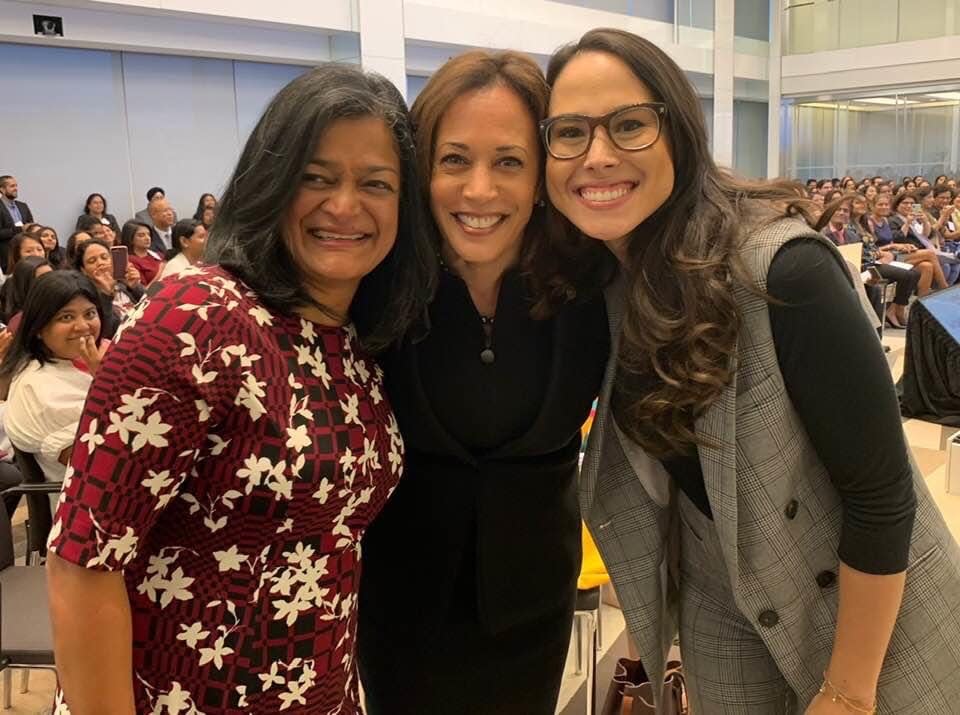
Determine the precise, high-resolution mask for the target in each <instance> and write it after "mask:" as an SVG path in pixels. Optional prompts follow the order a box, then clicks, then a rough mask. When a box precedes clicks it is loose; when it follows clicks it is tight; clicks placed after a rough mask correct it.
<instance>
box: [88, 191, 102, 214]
mask: <svg viewBox="0 0 960 715" xmlns="http://www.w3.org/2000/svg"><path fill="white" fill-rule="evenodd" d="M98 196H99V197H100V200H101V201H102V202H103V215H104V216H106V215H107V199H106V197H104V195H103V194H98V193H96V192H94V193H92V194H90V195H89V196H88V197H87V200H86V201H84V202H83V212H84V213H85V214H87V215H88V216H89V215H90V202H91V201H93V200H94V199H95V198H97V197H98Z"/></svg>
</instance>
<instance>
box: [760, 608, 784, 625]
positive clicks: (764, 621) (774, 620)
mask: <svg viewBox="0 0 960 715" xmlns="http://www.w3.org/2000/svg"><path fill="white" fill-rule="evenodd" d="M757 620H758V621H760V625H761V626H763V627H764V628H773V627H774V626H775V625H777V624H778V623H779V622H780V616H778V615H777V612H776V611H764V612H763V613H761V614H760V616H759V617H758V618H757Z"/></svg>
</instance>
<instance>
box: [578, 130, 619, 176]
mask: <svg viewBox="0 0 960 715" xmlns="http://www.w3.org/2000/svg"><path fill="white" fill-rule="evenodd" d="M619 163H620V157H619V155H618V154H617V148H616V146H615V145H614V143H613V142H612V141H611V140H610V135H609V134H607V130H606V129H604V128H603V127H597V128H596V129H594V130H593V141H591V142H590V147H589V148H588V149H587V153H586V154H585V155H584V158H583V166H584V168H585V169H609V168H611V167H614V166H617V165H618V164H619Z"/></svg>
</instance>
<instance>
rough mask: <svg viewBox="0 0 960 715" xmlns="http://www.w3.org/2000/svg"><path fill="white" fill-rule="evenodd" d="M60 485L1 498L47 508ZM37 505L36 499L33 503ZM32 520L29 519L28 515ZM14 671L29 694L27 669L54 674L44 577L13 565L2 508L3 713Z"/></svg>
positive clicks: (22, 489) (16, 490)
mask: <svg viewBox="0 0 960 715" xmlns="http://www.w3.org/2000/svg"><path fill="white" fill-rule="evenodd" d="M61 486H62V484H61V483H60V482H46V483H43V484H21V485H20V486H16V487H10V488H9V489H6V490H4V492H3V493H4V494H7V493H10V494H23V495H25V496H27V497H28V499H27V505H28V506H27V508H28V510H30V509H31V506H30V505H31V501H30V499H29V497H30V496H39V497H41V499H42V503H43V504H44V506H46V508H47V509H49V501H47V499H46V497H47V495H49V494H56V493H58V492H59V491H60V488H61ZM34 501H36V500H34ZM30 516H31V517H32V516H33V514H32V512H31V514H30ZM12 668H22V669H23V679H22V681H21V687H20V692H22V693H25V692H27V686H28V682H29V680H28V678H29V673H30V669H31V668H43V669H47V670H54V669H55V666H54V661H53V634H52V632H51V629H50V611H49V607H48V601H47V573H46V569H44V568H43V567H41V566H30V565H27V566H16V565H15V564H14V559H13V530H12V528H11V526H10V519H9V517H8V516H7V512H6V510H5V509H0V670H2V671H3V708H4V709H5V710H8V709H9V708H10V706H11V701H12V692H11V688H12V680H13V678H12V670H11V669H12Z"/></svg>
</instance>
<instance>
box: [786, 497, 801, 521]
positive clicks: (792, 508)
mask: <svg viewBox="0 0 960 715" xmlns="http://www.w3.org/2000/svg"><path fill="white" fill-rule="evenodd" d="M799 506H800V505H799V504H798V503H797V500H796V499H791V500H790V501H789V502H787V508H786V509H784V510H783V513H784V514H785V515H786V517H787V518H788V519H791V520H792V519H795V518H796V516H797V508H798V507H799Z"/></svg>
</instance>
